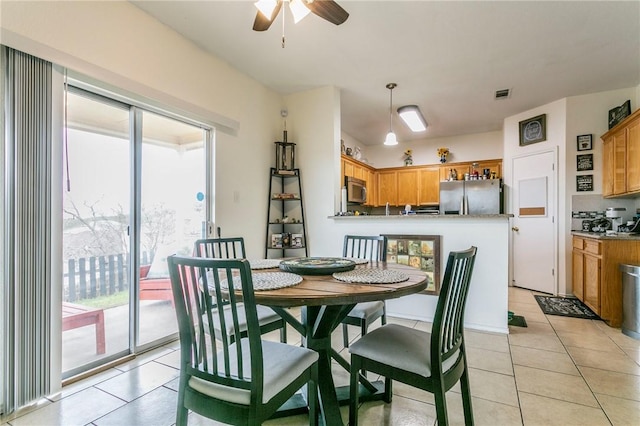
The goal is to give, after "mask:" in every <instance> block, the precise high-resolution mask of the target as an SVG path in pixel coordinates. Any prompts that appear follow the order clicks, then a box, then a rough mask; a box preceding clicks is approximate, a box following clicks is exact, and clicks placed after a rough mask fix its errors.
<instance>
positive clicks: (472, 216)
mask: <svg viewBox="0 0 640 426" xmlns="http://www.w3.org/2000/svg"><path fill="white" fill-rule="evenodd" d="M511 217H513V215H512V214H409V215H404V214H403V215H400V214H390V215H389V216H386V215H358V216H355V215H351V216H329V219H340V220H342V219H347V220H363V219H384V220H392V219H396V220H398V219H400V220H442V219H447V220H460V219H502V218H507V219H508V218H511Z"/></svg>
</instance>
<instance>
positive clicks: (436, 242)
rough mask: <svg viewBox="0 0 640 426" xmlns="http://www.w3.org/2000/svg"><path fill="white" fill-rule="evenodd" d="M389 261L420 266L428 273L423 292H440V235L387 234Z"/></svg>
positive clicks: (419, 267)
mask: <svg viewBox="0 0 640 426" xmlns="http://www.w3.org/2000/svg"><path fill="white" fill-rule="evenodd" d="M385 237H387V262H391V263H399V264H401V265H408V266H412V267H414V268H418V269H420V270H422V271H424V272H425V273H426V274H427V280H428V282H429V283H428V285H427V288H426V289H425V290H423V291H422V293H425V294H439V293H440V235H385Z"/></svg>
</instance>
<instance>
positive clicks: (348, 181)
mask: <svg viewBox="0 0 640 426" xmlns="http://www.w3.org/2000/svg"><path fill="white" fill-rule="evenodd" d="M344 180H345V186H346V187H347V203H352V204H364V203H366V202H367V182H365V181H363V180H361V179H356V178H353V177H349V176H346V177H345V178H344Z"/></svg>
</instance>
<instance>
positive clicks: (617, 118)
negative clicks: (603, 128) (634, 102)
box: [609, 100, 631, 128]
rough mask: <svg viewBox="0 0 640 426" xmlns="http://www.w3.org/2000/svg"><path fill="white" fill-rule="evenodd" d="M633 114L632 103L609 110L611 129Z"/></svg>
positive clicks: (628, 102)
mask: <svg viewBox="0 0 640 426" xmlns="http://www.w3.org/2000/svg"><path fill="white" fill-rule="evenodd" d="M629 114H631V101H630V100H628V101H627V102H625V103H623V104H622V105H620V106H619V107H615V108H613V109H610V110H609V128H612V127H613V126H615V125H616V124H618V123H619V122H621V121H622V120H624V119H625V118H627V117H628V116H629Z"/></svg>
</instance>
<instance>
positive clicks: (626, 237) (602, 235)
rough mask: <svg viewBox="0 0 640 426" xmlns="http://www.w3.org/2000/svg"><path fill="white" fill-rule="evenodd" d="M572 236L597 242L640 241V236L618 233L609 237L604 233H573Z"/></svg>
mask: <svg viewBox="0 0 640 426" xmlns="http://www.w3.org/2000/svg"><path fill="white" fill-rule="evenodd" d="M571 235H575V236H576V237H585V238H594V239H596V240H632V241H640V234H629V233H627V232H618V233H617V234H615V235H607V234H606V233H604V232H585V231H571Z"/></svg>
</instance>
